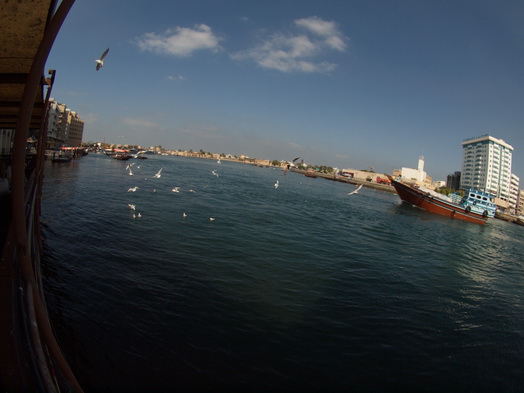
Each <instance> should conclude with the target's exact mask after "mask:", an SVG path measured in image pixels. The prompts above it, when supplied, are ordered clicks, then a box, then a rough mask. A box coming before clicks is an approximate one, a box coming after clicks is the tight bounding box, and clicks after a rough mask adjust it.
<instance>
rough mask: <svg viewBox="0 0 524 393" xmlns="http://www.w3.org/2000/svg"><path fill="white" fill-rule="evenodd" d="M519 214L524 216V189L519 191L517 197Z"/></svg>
mask: <svg viewBox="0 0 524 393" xmlns="http://www.w3.org/2000/svg"><path fill="white" fill-rule="evenodd" d="M516 214H517V216H524V190H520V191H519V197H518V198H517V213H516Z"/></svg>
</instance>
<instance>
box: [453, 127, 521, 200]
mask: <svg viewBox="0 0 524 393" xmlns="http://www.w3.org/2000/svg"><path fill="white" fill-rule="evenodd" d="M462 148H463V159H462V174H461V178H460V186H461V188H469V187H471V188H476V189H479V190H482V191H486V192H489V193H492V194H494V195H495V196H496V197H497V198H499V199H502V200H504V201H509V199H510V186H511V158H512V153H513V147H512V146H511V145H509V144H508V143H506V142H504V141H503V140H502V139H497V138H494V137H492V136H490V135H483V136H480V137H475V138H471V139H467V140H465V141H464V142H462Z"/></svg>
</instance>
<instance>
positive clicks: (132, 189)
mask: <svg viewBox="0 0 524 393" xmlns="http://www.w3.org/2000/svg"><path fill="white" fill-rule="evenodd" d="M139 188H140V187H138V186H136V187H131V188H130V189H129V190H127V192H135V191H136V190H138V189H139Z"/></svg>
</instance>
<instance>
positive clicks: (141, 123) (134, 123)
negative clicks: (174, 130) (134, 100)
mask: <svg viewBox="0 0 524 393" xmlns="http://www.w3.org/2000/svg"><path fill="white" fill-rule="evenodd" d="M121 121H122V123H124V124H125V125H127V126H130V127H140V128H155V127H157V124H156V123H155V122H152V121H150V120H144V119H133V118H131V117H124V118H123V119H121Z"/></svg>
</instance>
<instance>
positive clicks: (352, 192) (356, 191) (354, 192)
mask: <svg viewBox="0 0 524 393" xmlns="http://www.w3.org/2000/svg"><path fill="white" fill-rule="evenodd" d="M361 188H362V184H361V185H360V186H358V188H357V189H356V190H355V191H351V192H348V195H353V194H357V193H358V191H359V190H360V189H361Z"/></svg>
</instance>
